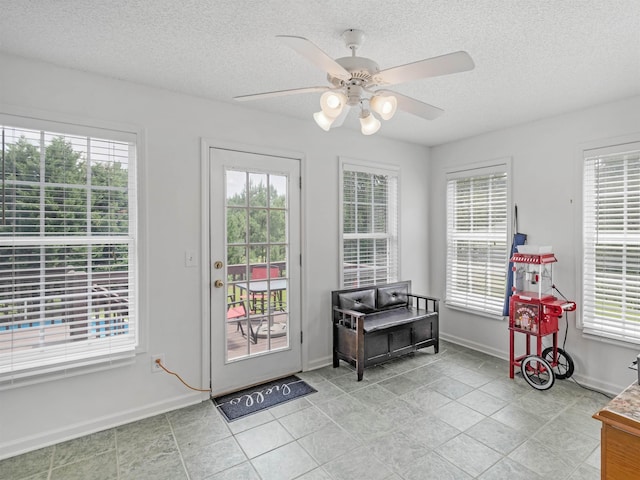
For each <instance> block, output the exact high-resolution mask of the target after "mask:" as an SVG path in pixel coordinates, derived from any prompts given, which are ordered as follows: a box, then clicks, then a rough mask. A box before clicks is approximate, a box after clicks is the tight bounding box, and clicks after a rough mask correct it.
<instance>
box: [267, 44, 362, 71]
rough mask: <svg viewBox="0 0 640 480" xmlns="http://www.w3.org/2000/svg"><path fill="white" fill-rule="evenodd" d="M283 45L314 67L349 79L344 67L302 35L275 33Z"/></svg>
mask: <svg viewBox="0 0 640 480" xmlns="http://www.w3.org/2000/svg"><path fill="white" fill-rule="evenodd" d="M276 37H277V38H279V39H280V40H281V41H282V42H284V44H285V45H287V46H288V47H290V48H292V49H294V50H295V51H296V52H298V53H299V54H300V55H302V56H303V57H305V58H306V59H307V60H309V61H310V62H311V63H313V64H314V65H315V66H316V67H319V68H321V69H322V70H324V71H325V72H327V73H328V74H329V75H331V76H333V77H337V78H339V79H340V80H349V79H350V78H351V74H350V73H349V72H348V71H347V70H345V68H344V67H343V66H342V65H340V64H339V63H338V62H336V61H335V60H334V59H333V58H331V57H330V56H329V55H327V54H326V53H324V52H323V51H322V50H320V49H319V48H318V47H316V46H315V45H314V44H313V43H312V42H311V41H309V40H307V39H306V38H304V37H295V36H291V35H276Z"/></svg>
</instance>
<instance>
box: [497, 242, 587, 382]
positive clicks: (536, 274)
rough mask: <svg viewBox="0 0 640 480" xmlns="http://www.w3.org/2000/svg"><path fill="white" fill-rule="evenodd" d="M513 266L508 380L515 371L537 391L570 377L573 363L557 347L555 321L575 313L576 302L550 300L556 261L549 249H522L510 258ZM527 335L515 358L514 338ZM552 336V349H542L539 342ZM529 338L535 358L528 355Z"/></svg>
mask: <svg viewBox="0 0 640 480" xmlns="http://www.w3.org/2000/svg"><path fill="white" fill-rule="evenodd" d="M510 261H511V262H512V263H513V273H514V274H513V280H514V285H513V287H512V295H511V298H510V300H509V378H513V377H514V369H515V367H520V371H521V372H522V376H523V377H524V379H525V380H526V381H527V383H528V384H529V385H531V386H532V387H533V388H535V389H537V390H546V389H548V388H551V387H552V386H553V383H554V381H555V379H556V378H558V379H564V378H569V377H570V376H571V375H572V374H573V369H574V365H573V360H572V359H571V357H570V356H569V354H568V353H567V352H565V351H564V350H563V349H562V348H559V347H558V319H559V318H560V317H562V314H563V313H564V312H571V311H573V310H575V309H576V304H575V302H570V301H567V300H560V299H558V298H556V297H555V296H553V291H554V288H555V287H554V285H553V264H554V263H555V262H556V261H557V260H556V257H555V255H554V254H553V253H551V248H545V247H532V246H530V245H521V246H519V247H518V252H517V253H515V254H514V255H513V257H511V260H510ZM516 333H522V334H524V335H526V339H525V341H526V353H525V354H524V355H521V356H518V357H516V356H515V352H514V350H515V346H514V336H515V334H516ZM547 335H552V336H553V346H552V347H547V348H545V349H544V350H543V349H542V338H543V337H545V336H547ZM532 337H533V338H534V339H535V342H536V354H532V353H531V340H532Z"/></svg>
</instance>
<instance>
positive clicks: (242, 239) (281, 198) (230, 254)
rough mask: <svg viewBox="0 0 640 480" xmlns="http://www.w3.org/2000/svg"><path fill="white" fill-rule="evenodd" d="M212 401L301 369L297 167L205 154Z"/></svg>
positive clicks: (228, 153) (279, 160) (220, 152)
mask: <svg viewBox="0 0 640 480" xmlns="http://www.w3.org/2000/svg"><path fill="white" fill-rule="evenodd" d="M209 157H210V162H211V169H210V171H211V177H210V189H209V190H210V196H209V198H210V212H211V221H210V225H211V231H210V240H211V250H210V265H211V290H210V291H211V310H210V311H211V385H212V391H213V394H214V395H218V394H221V393H227V392H231V391H234V390H238V389H240V388H242V387H246V386H249V385H253V384H256V383H261V382H263V381H267V380H271V379H274V378H278V377H281V376H284V375H288V374H291V373H295V372H298V371H300V370H301V367H302V359H301V349H300V343H301V334H300V331H301V318H300V161H299V160H298V159H292V158H284V157H279V156H271V155H262V154H258V153H250V152H241V151H235V150H227V149H220V148H211V149H210V153H209Z"/></svg>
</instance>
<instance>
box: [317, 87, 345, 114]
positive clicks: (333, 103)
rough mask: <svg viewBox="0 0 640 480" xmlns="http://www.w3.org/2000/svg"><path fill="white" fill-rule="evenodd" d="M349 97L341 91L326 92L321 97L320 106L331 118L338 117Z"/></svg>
mask: <svg viewBox="0 0 640 480" xmlns="http://www.w3.org/2000/svg"><path fill="white" fill-rule="evenodd" d="M345 103H347V97H346V96H345V95H344V94H343V93H341V92H324V93H323V94H322V96H321V97H320V108H321V109H322V112H323V113H324V114H325V115H326V116H327V117H329V118H336V117H337V116H338V115H340V112H342V109H343V108H344V105H345Z"/></svg>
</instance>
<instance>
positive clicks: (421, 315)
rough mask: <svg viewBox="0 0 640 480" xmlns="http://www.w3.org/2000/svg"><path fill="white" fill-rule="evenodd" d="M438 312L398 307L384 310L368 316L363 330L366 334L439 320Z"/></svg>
mask: <svg viewBox="0 0 640 480" xmlns="http://www.w3.org/2000/svg"><path fill="white" fill-rule="evenodd" d="M437 317H438V314H437V313H436V312H429V311H427V310H424V309H417V308H413V307H410V308H407V307H396V308H392V309H390V310H382V311H380V312H378V313H374V314H371V315H367V316H366V317H365V319H364V325H363V329H364V331H365V333H370V332H375V331H376V330H385V329H387V328H390V327H396V326H399V325H403V324H405V323H411V322H418V321H421V320H425V319H429V318H437Z"/></svg>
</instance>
